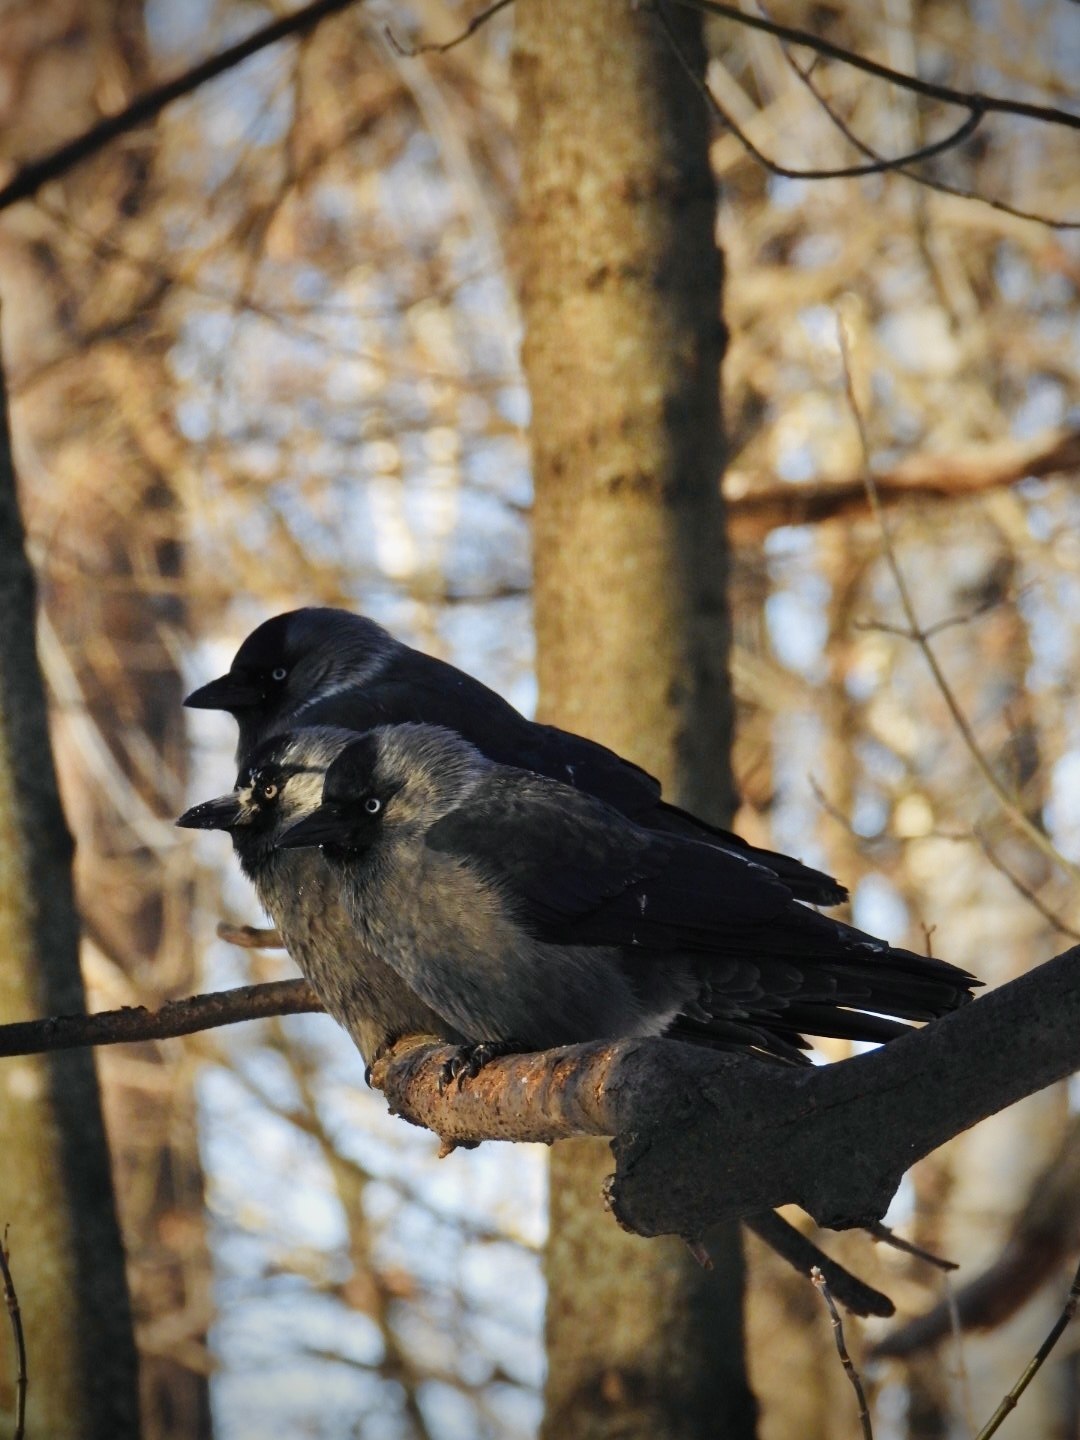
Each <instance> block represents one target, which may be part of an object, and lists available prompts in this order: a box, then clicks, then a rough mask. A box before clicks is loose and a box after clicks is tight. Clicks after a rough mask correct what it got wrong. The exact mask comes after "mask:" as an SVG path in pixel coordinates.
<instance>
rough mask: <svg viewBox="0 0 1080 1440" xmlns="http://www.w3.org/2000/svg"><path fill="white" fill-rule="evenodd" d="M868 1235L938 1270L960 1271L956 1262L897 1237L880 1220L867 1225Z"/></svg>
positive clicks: (899, 1236)
mask: <svg viewBox="0 0 1080 1440" xmlns="http://www.w3.org/2000/svg"><path fill="white" fill-rule="evenodd" d="M866 1231H867V1234H869V1235H872V1236H873V1237H874V1239H875V1240H877V1241H879V1242H880V1244H882V1245H891V1246H892V1248H893V1249H894V1250H900V1251H902V1252H903V1253H904V1254H905V1255H914V1257H915V1259H916V1260H925V1261H926V1263H927V1264H928V1265H933V1266H935V1267H936V1268H937V1269H938V1270H959V1268H960V1267H959V1265H957V1263H956V1261H955V1260H946V1259H945V1258H944V1257H943V1256H941V1255H934V1254H933V1253H932V1252H931V1251H929V1250H924V1249H923V1248H922V1246H921V1245H914V1244H912V1242H911V1241H910V1240H905V1239H904V1238H903V1236H901V1235H897V1233H896V1231H895V1230H890V1229H889V1227H888V1225H883V1224H882V1223H881V1221H880V1220H878V1221H876V1222H875V1223H874V1224H873V1225H867V1227H866Z"/></svg>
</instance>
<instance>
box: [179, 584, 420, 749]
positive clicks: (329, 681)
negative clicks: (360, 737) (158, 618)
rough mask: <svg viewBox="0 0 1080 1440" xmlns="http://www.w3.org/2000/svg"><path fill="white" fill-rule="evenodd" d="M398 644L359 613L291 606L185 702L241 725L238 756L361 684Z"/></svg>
mask: <svg viewBox="0 0 1080 1440" xmlns="http://www.w3.org/2000/svg"><path fill="white" fill-rule="evenodd" d="M396 647H397V641H395V640H394V639H393V637H392V636H391V635H389V634H388V633H387V632H386V631H385V630H384V629H383V628H382V626H381V625H377V624H376V623H375V621H374V620H368V619H366V618H365V617H364V616H362V615H352V614H350V613H349V611H347V610H330V609H316V608H308V609H304V610H290V611H288V612H287V613H286V614H284V615H275V616H274V618H273V619H272V620H267V621H265V622H264V623H263V624H262V625H260V626H259V627H258V628H257V629H255V630H253V631H252V632H251V634H250V635H249V636H248V637H247V639H246V640H245V641H244V643H243V644H242V645H241V646H240V649H239V650H238V651H237V652H236V656H235V658H234V660H233V662H232V665H231V666H230V667H229V671H228V674H226V675H222V676H220V677H219V678H218V679H217V680H211V681H210V683H209V684H208V685H203V686H201V688H200V689H198V690H193V691H192V693H191V694H190V695H189V696H188V697H187V699H186V700H185V701H184V704H185V705H189V706H191V707H192V708H193V709H197V710H227V711H228V712H229V714H230V715H232V716H233V717H234V718H235V719H236V721H237V723H238V724H239V726H240V752H239V753H240V754H241V755H243V756H246V755H247V754H248V752H249V751H250V750H251V749H252V747H253V746H255V745H257V744H258V743H259V742H260V741H261V740H262V739H264V738H265V737H266V736H267V735H271V734H274V733H275V732H278V731H281V730H284V729H286V728H288V726H289V724H290V723H291V722H292V721H293V720H294V719H295V718H296V717H297V716H298V715H299V714H300V712H301V711H302V710H304V709H305V708H306V707H308V706H310V705H312V704H314V703H316V702H317V701H319V700H322V699H325V698H326V696H328V695H332V694H335V693H337V692H338V691H341V690H345V689H348V688H352V687H354V686H355V687H357V688H359V687H362V686H363V685H364V684H366V683H367V682H368V681H369V680H371V679H373V678H374V676H375V675H377V674H378V673H379V672H380V670H382V669H383V667H384V666H385V664H386V663H387V660H388V659H389V657H390V656H391V655H392V654H393V652H394V650H395V648H396ZM301 723H302V722H301Z"/></svg>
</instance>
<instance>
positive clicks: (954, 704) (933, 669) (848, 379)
mask: <svg viewBox="0 0 1080 1440" xmlns="http://www.w3.org/2000/svg"><path fill="white" fill-rule="evenodd" d="M680 3H681V0H680ZM837 331H838V335H839V340H840V358H841V361H842V363H843V370H844V388H845V390H846V392H847V399H848V406H849V408H850V410H851V414H852V418H853V419H854V421H855V428H856V431H857V432H858V437H859V448H860V452H861V455H862V464H863V484H864V485H865V487H866V494H867V498H868V499H869V501H870V509H871V511H872V512H873V516H874V519H875V520H876V521H877V525H878V530H879V532H880V534H881V548H882V552H883V554H884V556H885V563H886V564H887V565H888V567H889V573H890V574H891V575H892V578H893V583H894V584H895V586H896V591H897V594H898V595H899V597H900V605H901V608H902V610H903V612H904V617H905V619H906V620H907V623H908V626H909V628H910V631H911V639H912V641H913V642H914V643H915V644H916V645H917V646H918V648H919V650H920V651H921V653H922V656H923V658H924V659H925V661H926V663H927V665H928V666H929V667H930V673H931V675H932V676H933V677H934V683H935V685H936V686H937V688H938V691H939V693H940V695H941V698H942V699H943V700H944V701H945V705H946V707H947V709H948V711H949V714H950V715H951V716H952V718H953V723H954V725H955V726H956V729H957V732H958V733H959V735H960V738H961V740H962V741H963V743H964V748H965V749H966V750H967V752H968V754H969V755H970V756H971V758H972V760H973V761H974V762H975V765H976V768H977V769H978V771H979V773H980V774H981V775H982V777H983V779H984V780H985V781H986V783H987V785H988V786H989V787H990V789H991V790H992V791H993V793H994V795H995V796H996V797H997V800H998V803H999V804H1000V805H1001V808H1002V809H1003V810H1004V812H1005V814H1006V815H1007V816H1008V817H1009V819H1010V820H1011V821H1012V822H1013V824H1014V825H1015V826H1016V828H1017V829H1018V830H1020V831H1022V832H1023V834H1024V835H1026V836H1027V838H1028V839H1029V840H1030V841H1031V843H1032V844H1033V845H1034V846H1035V847H1036V849H1037V850H1039V851H1041V852H1042V854H1043V855H1045V856H1046V857H1047V859H1048V860H1051V861H1052V862H1053V863H1054V864H1055V865H1057V866H1059V867H1060V868H1061V869H1062V870H1064V871H1065V873H1066V874H1067V875H1070V876H1072V877H1073V879H1080V866H1077V865H1075V864H1073V862H1072V861H1071V860H1069V859H1067V858H1066V857H1065V856H1064V855H1062V854H1061V852H1060V851H1059V850H1058V848H1057V846H1056V845H1055V844H1054V842H1053V841H1052V840H1051V839H1050V837H1049V836H1048V835H1047V834H1046V833H1045V832H1044V831H1042V830H1040V829H1039V827H1038V826H1037V825H1036V824H1035V823H1034V822H1033V821H1032V820H1031V819H1030V818H1029V817H1028V815H1027V814H1026V813H1025V812H1024V809H1023V806H1022V805H1021V804H1020V801H1019V800H1018V798H1017V797H1016V796H1015V795H1011V794H1010V793H1009V791H1008V790H1007V789H1006V788H1005V786H1004V784H1003V783H1002V782H1001V780H1000V779H999V777H998V775H997V773H996V772H995V770H994V768H993V766H992V765H991V764H990V762H989V760H987V758H986V756H985V755H984V754H983V752H982V750H981V749H980V747H979V743H978V741H977V740H976V738H975V734H974V732H973V731H972V729H971V725H970V724H969V722H968V718H967V716H966V715H965V714H964V712H963V709H962V708H961V706H960V702H959V700H957V698H956V695H955V694H954V692H953V688H952V686H951V685H950V684H949V681H948V679H947V677H946V675H945V672H944V670H942V668H941V665H940V663H939V662H938V658H937V656H936V655H935V653H934V649H933V646H932V645H931V644H930V641H929V639H928V638H927V632H926V631H925V630H924V629H923V627H922V625H920V623H919V618H918V615H917V613H916V610H915V602H914V600H913V598H912V595H911V590H910V588H909V587H908V583H907V580H906V578H905V576H904V572H903V570H902V569H901V568H900V562H899V560H898V559H897V556H896V549H895V547H894V546H893V542H892V534H891V531H890V529H889V520H888V516H887V514H886V511H885V507H884V506H883V505H882V503H881V496H880V494H879V493H878V488H877V481H876V480H875V479H874V472H873V469H872V467H871V464H870V440H869V437H868V435H867V433H866V422H865V420H864V419H863V413H862V408H861V407H860V405H859V402H858V399H857V397H856V394H855V382H854V380H853V378H852V373H851V345H850V342H849V339H848V334H847V327H846V325H845V323H844V319H843V317H842V316H838V317H837Z"/></svg>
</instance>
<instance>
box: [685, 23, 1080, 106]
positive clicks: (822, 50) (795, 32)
mask: <svg viewBox="0 0 1080 1440" xmlns="http://www.w3.org/2000/svg"><path fill="white" fill-rule="evenodd" d="M673 3H674V4H676V5H683V6H685V7H686V8H687V9H689V10H701V11H703V12H704V13H705V14H707V15H722V16H723V17H724V19H725V20H732V21H734V23H735V24H736V25H746V26H748V27H749V28H750V29H751V30H764V31H765V33H766V34H767V35H775V36H776V38H777V39H778V40H786V41H788V43H789V44H792V45H805V47H806V48H807V49H808V50H814V51H816V52H817V54H819V55H824V56H826V57H827V58H828V59H830V60H839V61H840V62H841V64H843V65H850V66H851V67H852V68H853V69H855V70H863V71H865V73H866V74H867V75H874V76H876V77H877V79H879V80H887V81H888V82H889V84H890V85H896V86H898V87H899V88H900V89H902V90H911V91H914V93H915V94H916V95H925V96H926V97H927V98H928V99H931V100H940V101H941V102H942V103H943V104H945V105H960V106H963V108H964V109H965V110H979V111H981V112H982V113H983V114H985V115H1019V116H1021V117H1023V118H1024V119H1027V120H1040V121H1042V122H1043V124H1045V125H1064V126H1066V127H1067V128H1068V129H1070V130H1080V115H1078V114H1075V113H1074V112H1073V111H1071V110H1061V109H1059V108H1058V107H1057V106H1056V105H1038V104H1035V103H1034V102H1033V101H1028V100H1013V99H1012V98H1010V97H1009V96H1007V95H987V94H985V93H984V92H983V91H981V90H954V89H953V88H952V86H950V85H936V84H934V82H933V81H932V80H921V79H920V78H919V77H918V76H917V75H908V74H906V73H905V72H904V71H902V70H893V69H891V68H890V67H889V66H888V65H882V64H880V63H879V62H878V61H877V60H871V59H869V58H868V57H867V56H865V55H860V54H858V53H857V52H856V51H854V50H847V49H845V48H844V46H842V45H836V44H834V43H833V41H831V40H826V39H825V38H824V36H822V35H815V34H814V33H813V32H812V31H810V30H800V29H798V28H797V27H796V26H794V25H782V24H780V23H779V22H778V21H776V20H768V19H766V18H765V17H764V16H763V15H755V14H754V13H753V12H752V11H747V10H740V9H739V8H738V6H736V5H726V4H724V3H722V0H673Z"/></svg>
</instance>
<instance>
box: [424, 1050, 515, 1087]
mask: <svg viewBox="0 0 1080 1440" xmlns="http://www.w3.org/2000/svg"><path fill="white" fill-rule="evenodd" d="M527 1049H528V1046H526V1045H521V1044H519V1043H518V1041H516V1040H481V1041H479V1042H478V1043H476V1044H471V1045H459V1046H458V1047H457V1049H456V1050H455V1051H454V1053H453V1055H451V1056H450V1059H449V1060H447V1061H446V1063H445V1064H444V1065H443V1067H442V1071H441V1073H440V1075H439V1094H440V1095H442V1094H443V1093H444V1091H445V1090H446V1089H447V1087H448V1086H449V1085H451V1084H452V1083H453V1082H454V1081H455V1080H456V1081H457V1088H458V1089H459V1090H460V1089H461V1087H462V1086H463V1085H464V1084H465V1081H466V1080H475V1079H476V1077H477V1075H479V1074H480V1071H481V1070H482V1069H483V1068H484V1066H485V1065H487V1064H489V1063H490V1062H491V1061H492V1060H497V1059H498V1058H499V1056H500V1055H518V1054H520V1053H521V1052H522V1051H523V1050H527Z"/></svg>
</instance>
